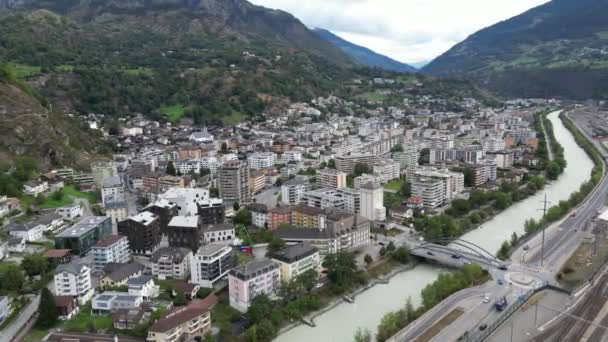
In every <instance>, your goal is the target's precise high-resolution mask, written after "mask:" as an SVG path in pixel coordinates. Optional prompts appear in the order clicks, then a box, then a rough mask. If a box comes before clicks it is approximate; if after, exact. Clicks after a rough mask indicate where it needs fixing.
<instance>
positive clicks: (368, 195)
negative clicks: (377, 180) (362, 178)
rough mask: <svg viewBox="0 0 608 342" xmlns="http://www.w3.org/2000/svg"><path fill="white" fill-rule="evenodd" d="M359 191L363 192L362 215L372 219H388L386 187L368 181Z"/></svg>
mask: <svg viewBox="0 0 608 342" xmlns="http://www.w3.org/2000/svg"><path fill="white" fill-rule="evenodd" d="M359 192H360V193H361V212H360V215H361V216H363V217H365V218H366V219H368V220H370V221H384V220H385V219H386V208H385V207H384V189H383V188H382V187H381V186H379V185H374V184H371V183H368V184H365V185H363V186H362V187H361V188H360V189H359Z"/></svg>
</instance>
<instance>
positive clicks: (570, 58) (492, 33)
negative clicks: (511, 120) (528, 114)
mask: <svg viewBox="0 0 608 342" xmlns="http://www.w3.org/2000/svg"><path fill="white" fill-rule="evenodd" d="M606 13H608V0H553V1H550V2H548V3H546V4H544V5H541V6H539V7H536V8H533V9H531V10H529V11H527V12H525V13H523V14H521V15H518V16H516V17H513V18H511V19H509V20H506V21H503V22H500V23H498V24H496V25H493V26H491V27H488V28H486V29H483V30H481V31H479V32H477V33H475V34H473V35H471V36H470V37H468V38H467V39H466V40H464V41H463V42H461V43H459V44H457V45H456V46H454V47H453V48H452V49H450V50H449V51H447V52H446V53H444V54H443V55H441V56H439V57H438V58H437V59H435V60H434V61H433V62H431V63H430V64H429V65H427V66H426V67H425V68H423V71H424V72H428V73H432V74H437V75H450V76H464V77H468V78H472V79H474V80H477V81H479V82H480V83H481V84H482V85H487V86H489V87H490V88H491V89H494V90H497V91H499V92H501V93H503V94H505V95H508V96H525V97H541V96H542V97H564V98H574V99H586V98H608V15H607V14H606Z"/></svg>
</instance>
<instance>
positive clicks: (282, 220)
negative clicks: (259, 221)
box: [268, 208, 291, 230]
mask: <svg viewBox="0 0 608 342" xmlns="http://www.w3.org/2000/svg"><path fill="white" fill-rule="evenodd" d="M290 223H291V209H290V208H271V209H268V229H270V230H276V229H278V228H279V226H280V225H282V224H290Z"/></svg>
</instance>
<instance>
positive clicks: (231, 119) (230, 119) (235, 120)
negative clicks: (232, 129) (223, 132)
mask: <svg viewBox="0 0 608 342" xmlns="http://www.w3.org/2000/svg"><path fill="white" fill-rule="evenodd" d="M246 118H247V115H246V114H244V113H241V112H236V111H232V115H230V116H223V117H222V118H221V119H222V121H224V123H226V124H230V125H236V124H239V123H241V122H243V120H245V119H246Z"/></svg>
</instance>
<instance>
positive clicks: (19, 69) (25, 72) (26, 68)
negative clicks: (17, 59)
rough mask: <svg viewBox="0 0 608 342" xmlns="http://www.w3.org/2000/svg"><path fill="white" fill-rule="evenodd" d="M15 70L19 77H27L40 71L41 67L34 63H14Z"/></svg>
mask: <svg viewBox="0 0 608 342" xmlns="http://www.w3.org/2000/svg"><path fill="white" fill-rule="evenodd" d="M13 70H15V76H17V78H25V77H28V76H33V75H37V74H39V73H40V67H39V66H33V65H23V64H15V65H13Z"/></svg>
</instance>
